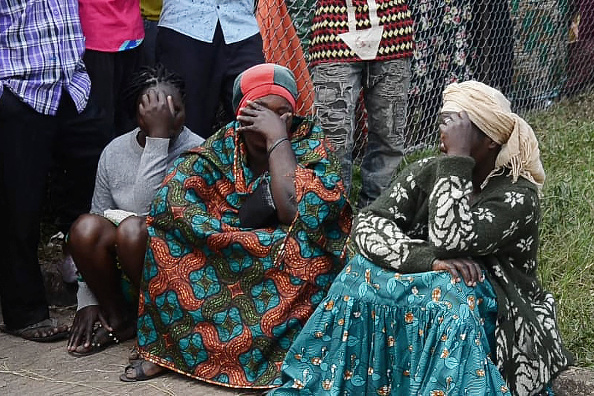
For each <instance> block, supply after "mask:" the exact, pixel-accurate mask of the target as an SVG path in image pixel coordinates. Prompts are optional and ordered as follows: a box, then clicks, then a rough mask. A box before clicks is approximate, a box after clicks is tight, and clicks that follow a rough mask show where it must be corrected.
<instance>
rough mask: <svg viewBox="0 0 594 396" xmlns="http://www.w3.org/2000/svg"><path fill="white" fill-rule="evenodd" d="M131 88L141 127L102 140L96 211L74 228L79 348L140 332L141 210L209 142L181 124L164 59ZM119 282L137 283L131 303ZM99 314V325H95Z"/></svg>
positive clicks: (176, 91)
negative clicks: (191, 152)
mask: <svg viewBox="0 0 594 396" xmlns="http://www.w3.org/2000/svg"><path fill="white" fill-rule="evenodd" d="M128 96H129V100H130V101H131V103H133V107H134V108H135V109H136V111H135V112H136V116H137V121H138V125H139V126H140V127H139V128H136V129H134V130H133V131H130V132H128V133H127V134H125V135H122V136H120V137H118V138H116V139H114V140H113V141H112V142H111V143H110V144H109V145H107V147H105V149H104V150H103V152H102V153H101V157H100V159H99V166H98V168H97V177H96V181H95V191H94V193H93V200H92V203H91V213H90V214H86V215H83V216H80V217H79V218H78V219H77V220H76V222H75V223H74V224H73V225H72V227H71V229H70V233H69V241H68V245H67V248H68V251H69V252H70V254H72V257H73V259H74V262H75V263H76V265H77V267H78V270H79V272H80V274H81V275H82V277H83V278H84V280H85V282H82V281H79V290H78V296H77V297H78V309H77V312H76V316H75V317H74V322H73V325H72V329H71V332H70V339H69V341H68V352H69V353H70V354H72V355H74V356H87V355H89V354H93V353H96V352H98V351H101V350H103V349H104V348H106V347H107V346H109V345H113V344H114V343H117V342H119V341H121V340H125V339H129V338H132V337H133V336H134V335H135V331H136V309H137V293H138V283H139V282H140V273H141V270H142V264H143V262H144V260H143V259H144V253H145V249H146V241H147V233H146V224H145V217H144V216H146V214H147V212H148V208H149V205H150V203H151V201H152V199H153V197H154V195H155V192H156V191H157V189H158V188H159V186H160V184H161V182H162V181H163V179H164V177H165V174H166V172H167V169H168V168H169V167H171V166H172V165H173V161H174V160H175V159H176V158H177V157H178V156H179V155H180V154H181V153H182V152H183V151H185V150H188V149H190V148H192V147H195V146H198V145H200V144H201V143H202V142H204V139H202V138H201V137H199V136H198V135H195V134H193V133H192V132H191V131H190V130H189V129H187V128H186V127H184V120H185V110H184V103H183V99H184V86H183V81H182V80H181V79H180V78H179V77H178V76H176V75H175V74H172V73H169V72H168V71H167V70H165V69H164V68H163V67H162V66H160V65H159V66H156V67H155V68H146V69H144V70H142V71H141V72H139V74H138V75H137V76H136V77H135V80H134V81H132V83H131V86H130V89H129V92H128ZM122 272H123V274H122ZM122 275H124V278H125V281H124V282H122ZM122 286H126V287H125V289H126V290H131V289H135V290H136V293H127V294H128V297H130V298H128V300H129V301H128V302H129V303H128V304H126V303H125V295H124V291H123V289H122ZM130 286H132V288H130ZM97 322H99V324H100V325H101V326H100V327H99V328H96V329H95V324H96V323H97Z"/></svg>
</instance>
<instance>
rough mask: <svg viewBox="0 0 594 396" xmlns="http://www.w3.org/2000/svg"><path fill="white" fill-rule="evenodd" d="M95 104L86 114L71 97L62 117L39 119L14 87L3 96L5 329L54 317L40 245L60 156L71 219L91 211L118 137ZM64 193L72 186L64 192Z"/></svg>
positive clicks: (1, 296) (0, 292) (0, 264)
mask: <svg viewBox="0 0 594 396" xmlns="http://www.w3.org/2000/svg"><path fill="white" fill-rule="evenodd" d="M108 131H109V128H108V126H107V124H106V122H105V115H104V113H103V112H101V111H100V110H99V109H98V107H97V105H96V104H95V103H94V102H93V99H90V101H89V104H88V105H87V107H86V109H85V110H84V111H83V112H82V113H81V114H78V112H77V111H76V108H75V106H74V103H73V102H72V100H71V99H70V97H69V96H68V94H67V93H64V94H63V96H62V100H61V103H60V106H59V109H58V113H57V115H55V116H47V115H42V114H39V113H37V112H36V111H35V110H33V109H32V108H31V107H30V106H28V105H27V104H25V103H23V102H22V101H20V100H19V98H17V97H16V96H15V95H14V94H12V93H11V92H10V91H9V89H8V88H7V87H4V92H3V94H2V96H0V139H1V140H2V144H0V175H1V179H0V208H1V210H2V214H3V216H2V217H3V221H2V223H3V224H2V227H0V229H1V231H0V252H1V254H0V300H1V305H2V315H3V317H4V323H5V324H6V326H7V328H9V329H20V328H23V327H25V326H28V325H30V324H33V323H37V322H39V321H41V320H43V319H46V318H48V316H49V313H48V307H47V302H46V299H45V291H44V286H43V280H42V276H41V271H40V266H39V260H38V257H37V246H38V243H39V231H40V222H41V214H42V213H41V212H42V204H43V200H44V198H45V191H46V190H45V188H46V180H47V175H48V172H49V170H50V167H51V165H52V160H53V157H54V158H55V159H57V160H59V161H60V163H61V164H62V169H63V175H64V177H65V178H66V179H67V180H68V186H71V187H72V189H70V190H69V191H68V194H66V195H65V196H66V199H67V201H66V202H65V204H68V206H69V208H70V211H71V216H72V217H73V218H76V216H77V215H80V214H82V213H85V212H88V211H89V209H90V200H91V197H92V193H93V188H94V180H95V173H96V170H97V162H98V159H99V155H100V154H101V150H102V149H103V147H104V146H105V145H106V144H107V142H108V141H109V139H110V138H111V134H110V133H109V132H108ZM63 188H64V186H63Z"/></svg>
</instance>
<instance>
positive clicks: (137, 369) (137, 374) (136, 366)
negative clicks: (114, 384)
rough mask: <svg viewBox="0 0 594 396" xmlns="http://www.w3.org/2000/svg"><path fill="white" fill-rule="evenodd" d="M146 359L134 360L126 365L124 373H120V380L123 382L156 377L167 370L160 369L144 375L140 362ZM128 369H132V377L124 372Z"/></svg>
mask: <svg viewBox="0 0 594 396" xmlns="http://www.w3.org/2000/svg"><path fill="white" fill-rule="evenodd" d="M146 361H147V360H135V361H134V362H132V363H130V364H129V365H127V366H126V368H124V373H123V374H122V375H120V381H123V382H139V381H147V380H150V379H153V378H157V377H158V376H160V375H163V374H165V373H166V372H167V370H165V369H162V370H161V371H159V372H158V373H156V374H153V375H146V373H145V372H144V368H142V363H144V362H146ZM149 363H150V362H149ZM153 364H154V363H153ZM129 369H133V370H134V378H130V377H128V376H127V375H126V373H127V371H128V370H129Z"/></svg>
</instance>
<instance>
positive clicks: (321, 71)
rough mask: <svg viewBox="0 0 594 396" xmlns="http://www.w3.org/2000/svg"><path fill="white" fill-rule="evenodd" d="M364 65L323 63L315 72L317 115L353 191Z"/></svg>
mask: <svg viewBox="0 0 594 396" xmlns="http://www.w3.org/2000/svg"><path fill="white" fill-rule="evenodd" d="M363 65H364V63H362V62H356V63H321V64H319V65H316V66H315V67H314V69H313V82H314V87H315V96H316V98H315V106H316V114H317V117H318V119H319V121H320V125H321V127H322V129H323V130H324V133H325V134H326V137H327V138H328V140H330V143H331V144H332V146H333V147H334V149H335V150H336V155H337V157H338V159H339V161H340V164H341V167H342V179H343V182H344V185H345V187H346V189H347V191H348V192H349V193H350V191H351V180H352V171H353V133H354V131H355V122H356V120H355V107H356V105H357V100H358V98H359V94H360V92H361V74H362V73H361V72H362V69H363Z"/></svg>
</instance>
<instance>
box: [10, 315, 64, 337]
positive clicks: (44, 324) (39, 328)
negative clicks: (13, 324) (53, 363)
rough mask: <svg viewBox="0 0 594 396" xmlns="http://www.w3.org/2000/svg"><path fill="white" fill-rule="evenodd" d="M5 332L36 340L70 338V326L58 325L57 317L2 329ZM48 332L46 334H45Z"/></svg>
mask: <svg viewBox="0 0 594 396" xmlns="http://www.w3.org/2000/svg"><path fill="white" fill-rule="evenodd" d="M2 331H3V332H5V333H7V334H10V335H13V336H16V337H21V338H23V339H25V340H29V341H35V342H54V341H60V340H64V339H66V338H68V335H69V329H68V326H64V325H61V326H58V322H57V320H56V319H44V320H42V321H41V322H37V323H34V324H32V325H29V326H27V327H24V328H22V329H17V330H8V329H6V328H4V329H2ZM44 333H46V334H44Z"/></svg>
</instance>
